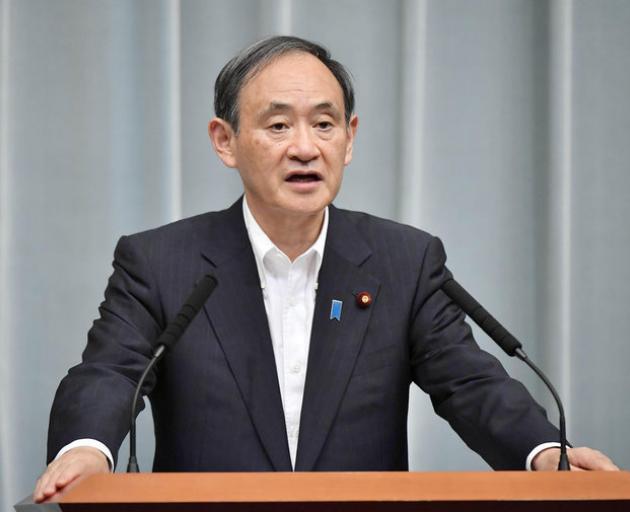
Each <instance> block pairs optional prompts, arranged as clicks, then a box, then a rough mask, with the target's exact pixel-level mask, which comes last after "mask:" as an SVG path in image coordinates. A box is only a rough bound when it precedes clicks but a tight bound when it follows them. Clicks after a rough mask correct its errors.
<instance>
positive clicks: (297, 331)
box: [243, 198, 328, 467]
mask: <svg viewBox="0 0 630 512" xmlns="http://www.w3.org/2000/svg"><path fill="white" fill-rule="evenodd" d="M243 217H244V219H245V227H246V228H247V234H248V236H249V241H250V242H251V245H252V249H253V251H254V257H255V259H256V266H257V267H258V276H259V278H260V288H261V289H262V293H263V298H264V302H265V309H266V311H267V321H268V323H269V331H270V334H271V342H272V344H273V354H274V357H275V360H276V370H277V372H278V383H279V384H280V394H281V395H282V407H283V409H284V421H285V424H286V428H287V439H288V441H289V454H290V455H291V464H292V465H293V467H295V456H296V453H297V445H298V435H299V432H300V413H301V411H302V397H303V396H304V381H305V379H306V363H307V360H308V348H309V342H310V339H311V327H312V324H313V312H314V310H315V293H316V291H317V276H318V275H319V269H320V267H321V266H322V258H323V257H324V246H325V244H326V233H327V232H328V208H326V209H325V210H324V222H323V224H322V229H321V231H320V233H319V236H318V237H317V240H315V243H314V244H313V245H312V246H311V247H310V248H309V249H307V250H306V252H304V253H303V254H301V255H300V256H298V257H297V258H296V259H295V260H294V261H293V262H292V261H291V260H290V259H289V257H288V256H287V255H286V254H284V253H283V252H282V251H281V250H280V249H278V247H277V246H276V245H275V244H274V243H273V242H272V241H271V240H270V239H269V237H268V236H267V235H266V234H265V232H264V231H263V230H262V228H261V227H260V226H259V225H258V223H257V222H256V219H254V216H253V215H252V213H251V211H250V209H249V206H248V205H247V201H246V199H245V198H243Z"/></svg>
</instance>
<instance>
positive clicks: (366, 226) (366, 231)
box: [337, 209, 434, 246]
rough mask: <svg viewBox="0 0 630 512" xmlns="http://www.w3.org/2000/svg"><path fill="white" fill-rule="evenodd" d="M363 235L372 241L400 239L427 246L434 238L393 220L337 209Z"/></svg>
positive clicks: (420, 230) (422, 231)
mask: <svg viewBox="0 0 630 512" xmlns="http://www.w3.org/2000/svg"><path fill="white" fill-rule="evenodd" d="M337 211H338V212H339V213H340V214H341V215H343V216H344V217H345V218H346V219H347V220H348V221H349V222H350V223H351V224H353V225H354V227H355V228H356V229H357V231H359V232H360V233H361V234H362V235H364V236H365V237H366V239H367V240H370V241H378V240H391V239H392V238H394V239H399V240H400V241H401V242H402V241H406V242H407V243H417V244H420V245H423V246H424V245H426V244H428V243H429V242H430V241H431V240H433V238H434V236H433V235H432V234H431V233H428V232H427V231H424V230H422V229H419V228H416V227H414V226H410V225H408V224H403V223H401V222H396V221H394V220H391V219H385V218H383V217H377V216H376V215H371V214H369V213H364V212H358V211H353V210H343V209H337Z"/></svg>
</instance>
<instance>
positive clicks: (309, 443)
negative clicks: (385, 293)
mask: <svg viewBox="0 0 630 512" xmlns="http://www.w3.org/2000/svg"><path fill="white" fill-rule="evenodd" d="M370 254H371V251H370V249H369V247H368V246H367V245H366V244H365V242H364V240H363V238H362V236H361V235H360V234H359V233H358V231H357V230H356V228H355V227H354V225H353V224H351V223H350V222H349V221H348V220H347V219H346V217H345V216H344V215H343V214H342V213H341V212H339V211H337V210H336V209H335V208H334V207H332V206H331V208H330V224H329V231H328V237H327V240H326V250H325V253H324V260H323V262H322V267H321V270H320V274H319V285H318V290H317V299H316V304H315V312H314V316H313V328H312V332H311V343H310V348H309V358H308V367H307V375H306V383H305V389H304V398H303V401H302V413H301V419H300V435H299V441H298V450H297V461H296V466H295V469H296V471H311V470H313V469H314V466H315V463H316V462H317V458H318V456H319V453H320V452H321V449H322V447H323V445H324V442H325V440H326V436H327V435H328V432H329V430H330V428H331V426H332V424H333V421H334V419H335V416H336V414H337V411H338V409H339V406H340V404H341V400H342V399H343V395H344V393H345V390H346V387H347V384H348V381H349V380H350V376H351V374H352V370H353V368H354V364H355V361H356V358H357V355H358V353H359V350H360V348H361V346H362V344H363V339H364V337H365V333H366V329H367V326H368V323H369V320H370V316H371V310H372V308H366V309H362V308H359V307H358V305H357V303H356V299H355V295H356V294H357V293H359V292H362V291H367V292H369V293H370V294H371V295H372V297H373V299H374V300H377V295H378V290H379V282H378V281H377V280H376V279H375V278H374V277H372V276H371V275H370V274H368V273H367V272H365V271H364V270H362V269H361V268H360V265H361V264H362V263H363V262H364V261H365V260H366V259H367V258H369V256H370ZM333 300H340V301H342V302H343V305H342V308H341V317H340V320H339V321H337V320H335V319H331V318H330V317H331V305H332V301H333Z"/></svg>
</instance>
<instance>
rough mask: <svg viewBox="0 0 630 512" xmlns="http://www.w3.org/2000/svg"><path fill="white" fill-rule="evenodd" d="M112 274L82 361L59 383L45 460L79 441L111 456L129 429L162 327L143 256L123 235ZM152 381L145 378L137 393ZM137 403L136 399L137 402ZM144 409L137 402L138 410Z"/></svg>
mask: <svg viewBox="0 0 630 512" xmlns="http://www.w3.org/2000/svg"><path fill="white" fill-rule="evenodd" d="M113 266H114V273H113V274H112V276H111V277H110V279H109V283H108V286H107V289H106V291H105V300H104V301H103V303H102V304H101V305H100V308H99V313H100V317H99V318H98V319H97V320H95V322H94V324H93V326H92V328H91V329H90V331H89V333H88V342H87V347H86V348H85V350H84V352H83V357H82V362H81V363H80V364H79V365H77V366H75V367H73V368H71V369H70V370H69V372H68V375H67V376H66V377H65V378H64V379H63V380H62V382H61V384H60V386H59V388H58V390H57V394H56V395H55V400H54V402H53V406H52V411H51V415H50V425H49V432H48V456H47V458H48V460H49V461H50V460H52V459H53V458H54V457H55V455H56V454H57V452H58V451H59V450H60V449H61V448H62V447H63V446H65V445H66V444H68V443H70V442H71V441H73V440H76V439H81V438H92V439H96V440H98V441H101V442H102V443H104V444H105V445H106V446H107V447H108V448H109V449H110V450H111V452H112V454H113V455H114V459H116V457H117V452H118V448H119V447H120V444H121V442H122V440H123V439H124V437H125V435H126V434H127V431H128V429H129V414H130V408H131V401H132V399H133V393H134V390H135V387H136V383H137V382H138V380H139V377H140V375H141V374H142V372H143V370H144V368H145V367H146V365H147V363H148V361H149V360H150V357H151V350H152V342H153V341H154V340H155V339H156V338H157V336H158V334H159V333H160V332H161V331H162V329H163V319H162V313H161V307H160V304H159V293H158V291H157V290H156V289H155V287H156V284H155V281H154V280H153V279H152V277H151V275H150V272H151V265H150V264H149V262H147V257H146V256H144V255H143V253H142V252H141V251H139V250H137V249H136V248H135V247H134V239H133V238H128V237H123V238H121V239H120V241H119V242H118V245H117V247H116V250H115V254H114V263H113ZM154 382H155V375H150V376H149V377H148V378H147V381H146V383H145V388H144V389H143V394H148V393H149V391H150V390H151V389H152V387H153V385H154ZM140 400H141V402H142V399H140ZM143 406H144V404H143V403H141V404H139V408H138V412H140V410H141V409H142V407H143Z"/></svg>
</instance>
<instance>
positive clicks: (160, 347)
mask: <svg viewBox="0 0 630 512" xmlns="http://www.w3.org/2000/svg"><path fill="white" fill-rule="evenodd" d="M216 286H217V279H216V278H215V277H214V276H213V275H211V274H207V275H205V276H204V277H203V278H201V279H200V280H199V282H198V283H197V284H196V286H195V288H194V289H193V291H192V293H191V294H190V296H189V297H188V299H187V300H186V302H185V303H184V305H183V306H182V307H181V309H180V310H179V312H178V313H177V316H176V317H175V318H174V319H173V321H172V322H171V323H170V324H168V326H167V327H166V330H165V331H164V332H163V333H162V334H161V335H160V337H159V338H158V339H157V341H156V346H155V349H154V350H153V354H152V356H153V357H152V358H151V361H149V364H148V365H147V367H146V368H145V370H144V372H143V373H142V376H141V377H140V380H139V381H138V385H137V386H136V392H135V394H134V396H133V402H132V404H131V418H130V420H129V425H130V426H129V462H128V464H127V473H138V472H139V471H140V469H139V468H138V460H137V458H136V408H137V406H138V401H139V400H140V392H141V390H142V385H143V384H144V381H145V380H146V378H147V376H148V375H149V373H150V372H151V370H152V369H153V368H154V366H155V365H156V363H157V362H158V361H159V360H160V359H161V358H162V356H163V355H164V354H165V353H166V350H167V349H170V348H171V347H172V346H173V345H175V343H177V342H178V341H179V339H180V338H181V337H182V334H184V331H185V330H186V329H187V328H188V325H189V324H190V322H192V320H193V318H195V316H196V315H197V313H198V312H199V310H200V309H201V307H202V306H203V305H204V304H205V302H206V301H207V300H208V298H209V297H210V295H211V294H212V292H213V291H214V289H215V288H216Z"/></svg>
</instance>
